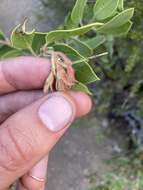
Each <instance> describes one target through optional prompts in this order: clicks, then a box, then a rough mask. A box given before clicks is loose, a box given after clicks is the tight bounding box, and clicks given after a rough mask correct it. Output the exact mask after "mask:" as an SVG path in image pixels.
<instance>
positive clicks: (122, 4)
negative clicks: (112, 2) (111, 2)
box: [118, 0, 124, 11]
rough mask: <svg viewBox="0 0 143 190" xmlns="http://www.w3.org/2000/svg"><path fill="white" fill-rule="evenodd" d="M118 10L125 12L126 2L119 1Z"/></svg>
mask: <svg viewBox="0 0 143 190" xmlns="http://www.w3.org/2000/svg"><path fill="white" fill-rule="evenodd" d="M118 10H119V11H123V10H124V0H119V4H118Z"/></svg>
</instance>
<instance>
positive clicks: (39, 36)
mask: <svg viewBox="0 0 143 190" xmlns="http://www.w3.org/2000/svg"><path fill="white" fill-rule="evenodd" d="M45 37H46V34H45V33H39V32H35V35H34V37H33V40H32V49H33V50H34V52H35V53H36V54H39V53H40V49H41V47H43V46H44V44H45V43H46V38H45Z"/></svg>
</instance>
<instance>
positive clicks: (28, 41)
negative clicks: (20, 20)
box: [11, 25, 35, 49]
mask: <svg viewBox="0 0 143 190" xmlns="http://www.w3.org/2000/svg"><path fill="white" fill-rule="evenodd" d="M34 35H35V34H34V32H31V33H24V32H23V31H22V30H21V25H18V26H16V28H14V30H13V31H12V34H11V45H12V46H13V47H15V48H19V49H29V47H31V46H32V41H33V38H34Z"/></svg>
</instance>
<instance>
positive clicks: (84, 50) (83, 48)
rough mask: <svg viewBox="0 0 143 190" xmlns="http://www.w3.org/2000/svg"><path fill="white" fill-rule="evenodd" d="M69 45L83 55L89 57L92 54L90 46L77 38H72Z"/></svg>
mask: <svg viewBox="0 0 143 190" xmlns="http://www.w3.org/2000/svg"><path fill="white" fill-rule="evenodd" d="M70 46H72V47H73V48H74V49H75V50H77V51H78V52H79V53H80V54H81V55H82V56H84V57H90V56H91V55H92V54H93V51H92V48H90V47H89V46H88V45H87V44H86V43H85V42H83V41H81V40H79V39H76V38H73V39H72V42H71V43H70Z"/></svg>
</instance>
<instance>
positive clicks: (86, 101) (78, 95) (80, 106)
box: [69, 92, 92, 117]
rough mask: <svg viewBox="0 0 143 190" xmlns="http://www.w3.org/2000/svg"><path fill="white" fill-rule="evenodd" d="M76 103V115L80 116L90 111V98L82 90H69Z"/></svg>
mask: <svg viewBox="0 0 143 190" xmlns="http://www.w3.org/2000/svg"><path fill="white" fill-rule="evenodd" d="M69 94H70V95H71V96H72V98H74V102H75V105H76V116H77V117H81V116H84V115H86V114H87V113H89V112H90V111H91V108H92V101H91V98H90V97H89V96H88V95H87V94H85V93H83V92H70V93H69Z"/></svg>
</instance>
